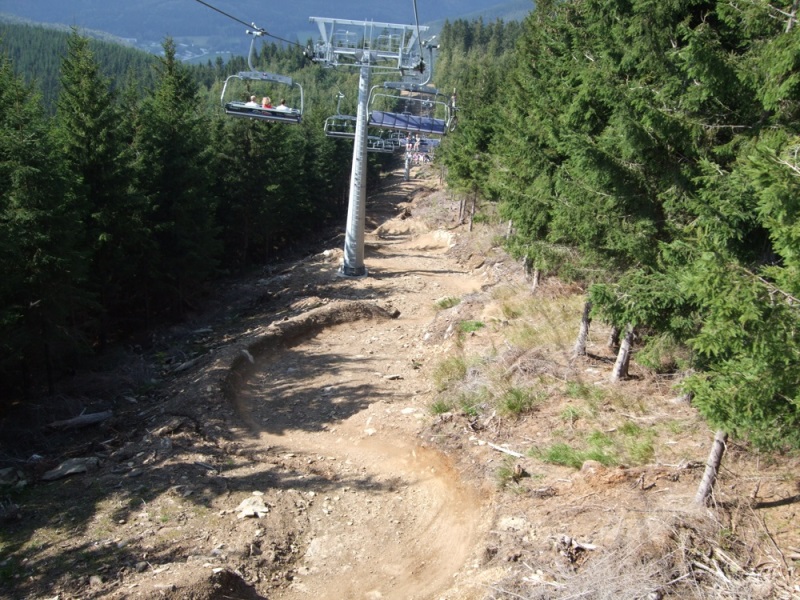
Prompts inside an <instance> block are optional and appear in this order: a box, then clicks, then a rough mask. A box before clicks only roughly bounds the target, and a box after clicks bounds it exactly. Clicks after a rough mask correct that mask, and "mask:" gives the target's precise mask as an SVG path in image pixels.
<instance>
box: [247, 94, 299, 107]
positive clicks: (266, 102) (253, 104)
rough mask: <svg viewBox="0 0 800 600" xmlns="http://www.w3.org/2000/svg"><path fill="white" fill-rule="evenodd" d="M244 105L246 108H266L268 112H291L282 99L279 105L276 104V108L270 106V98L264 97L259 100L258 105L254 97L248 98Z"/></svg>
mask: <svg viewBox="0 0 800 600" xmlns="http://www.w3.org/2000/svg"><path fill="white" fill-rule="evenodd" d="M244 105H245V106H246V107H248V108H267V109H270V110H285V111H289V110H292V109H291V108H289V107H288V106H286V100H284V99H283V98H281V102H280V104H278V106H272V98H270V97H269V96H264V97H263V98H262V99H261V104H259V103H258V102H257V101H256V97H255V96H250V100H249V101H248V102H245V103H244Z"/></svg>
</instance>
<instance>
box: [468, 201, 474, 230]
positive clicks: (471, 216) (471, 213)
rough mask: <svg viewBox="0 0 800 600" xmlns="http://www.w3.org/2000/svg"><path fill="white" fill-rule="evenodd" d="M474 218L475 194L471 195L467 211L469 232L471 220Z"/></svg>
mask: <svg viewBox="0 0 800 600" xmlns="http://www.w3.org/2000/svg"><path fill="white" fill-rule="evenodd" d="M474 216H475V194H473V195H472V205H471V207H470V209H469V231H472V219H473V217H474Z"/></svg>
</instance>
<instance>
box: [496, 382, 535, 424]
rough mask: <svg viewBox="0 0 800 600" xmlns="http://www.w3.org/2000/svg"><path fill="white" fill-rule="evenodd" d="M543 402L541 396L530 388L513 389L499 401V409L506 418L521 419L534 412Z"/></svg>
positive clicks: (507, 391)
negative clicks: (522, 416) (520, 417)
mask: <svg viewBox="0 0 800 600" xmlns="http://www.w3.org/2000/svg"><path fill="white" fill-rule="evenodd" d="M541 401H542V398H541V396H540V395H539V394H537V393H536V392H534V391H533V390H532V389H530V388H524V387H512V388H511V389H509V390H506V392H505V393H504V394H503V395H502V396H500V398H498V400H497V409H498V411H499V412H500V414H501V415H503V416H506V417H519V416H521V415H523V414H525V413H528V412H530V411H532V410H533V409H534V408H536V406H538V405H539V404H540V403H541Z"/></svg>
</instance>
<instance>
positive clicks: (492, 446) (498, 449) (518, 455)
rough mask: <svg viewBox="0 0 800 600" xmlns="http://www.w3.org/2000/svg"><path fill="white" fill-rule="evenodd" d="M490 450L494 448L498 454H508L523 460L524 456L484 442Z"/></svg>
mask: <svg viewBox="0 0 800 600" xmlns="http://www.w3.org/2000/svg"><path fill="white" fill-rule="evenodd" d="M484 443H485V444H486V445H487V446H489V447H490V448H494V449H495V450H497V451H498V452H504V453H505V454H510V455H511V456H516V457H517V458H525V455H524V454H520V453H519V452H514V451H513V450H509V449H508V448H503V447H502V446H498V445H497V444H493V443H491V442H484Z"/></svg>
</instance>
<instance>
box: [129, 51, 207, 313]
mask: <svg viewBox="0 0 800 600" xmlns="http://www.w3.org/2000/svg"><path fill="white" fill-rule="evenodd" d="M157 77H158V83H157V85H156V88H155V90H154V91H153V92H152V94H151V95H150V96H149V97H148V98H146V99H145V101H144V102H143V103H142V107H141V110H140V112H139V114H138V127H137V130H136V138H135V142H134V144H135V151H136V163H135V165H136V171H137V177H138V182H139V189H140V191H141V193H142V194H143V196H144V198H145V202H146V214H145V225H146V227H147V230H148V232H149V235H150V236H151V239H152V242H153V244H152V246H151V247H150V248H149V249H148V250H147V252H146V253H145V254H144V255H143V259H144V261H145V262H146V264H147V273H146V276H145V277H144V278H143V283H144V285H145V286H146V294H147V297H148V298H149V299H150V300H155V301H158V302H159V304H161V305H163V306H165V307H166V308H167V309H170V310H172V311H173V312H175V311H177V312H181V311H183V310H185V309H186V308H187V307H189V306H191V305H192V304H193V302H192V297H193V296H194V295H195V294H196V293H198V292H200V291H201V290H202V284H203V283H204V282H206V281H208V279H209V278H210V277H211V276H212V275H213V274H214V273H215V270H216V265H217V259H218V256H219V243H218V240H217V227H216V223H215V219H214V216H215V211H216V198H215V197H214V195H213V191H212V188H211V185H210V183H211V182H210V181H209V176H210V169H209V161H210V148H209V124H208V120H207V119H208V117H207V116H206V115H205V114H204V111H203V110H202V108H201V105H200V98H199V91H198V87H197V85H196V83H195V82H194V81H193V79H192V76H191V74H190V73H189V71H188V69H187V68H186V67H185V66H184V65H183V64H181V63H180V61H178V59H177V57H176V50H175V43H174V42H173V41H172V40H171V39H167V40H165V42H164V57H162V59H161V61H160V64H159V68H158V73H157ZM150 309H151V311H152V310H154V307H153V306H152V305H150Z"/></svg>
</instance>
